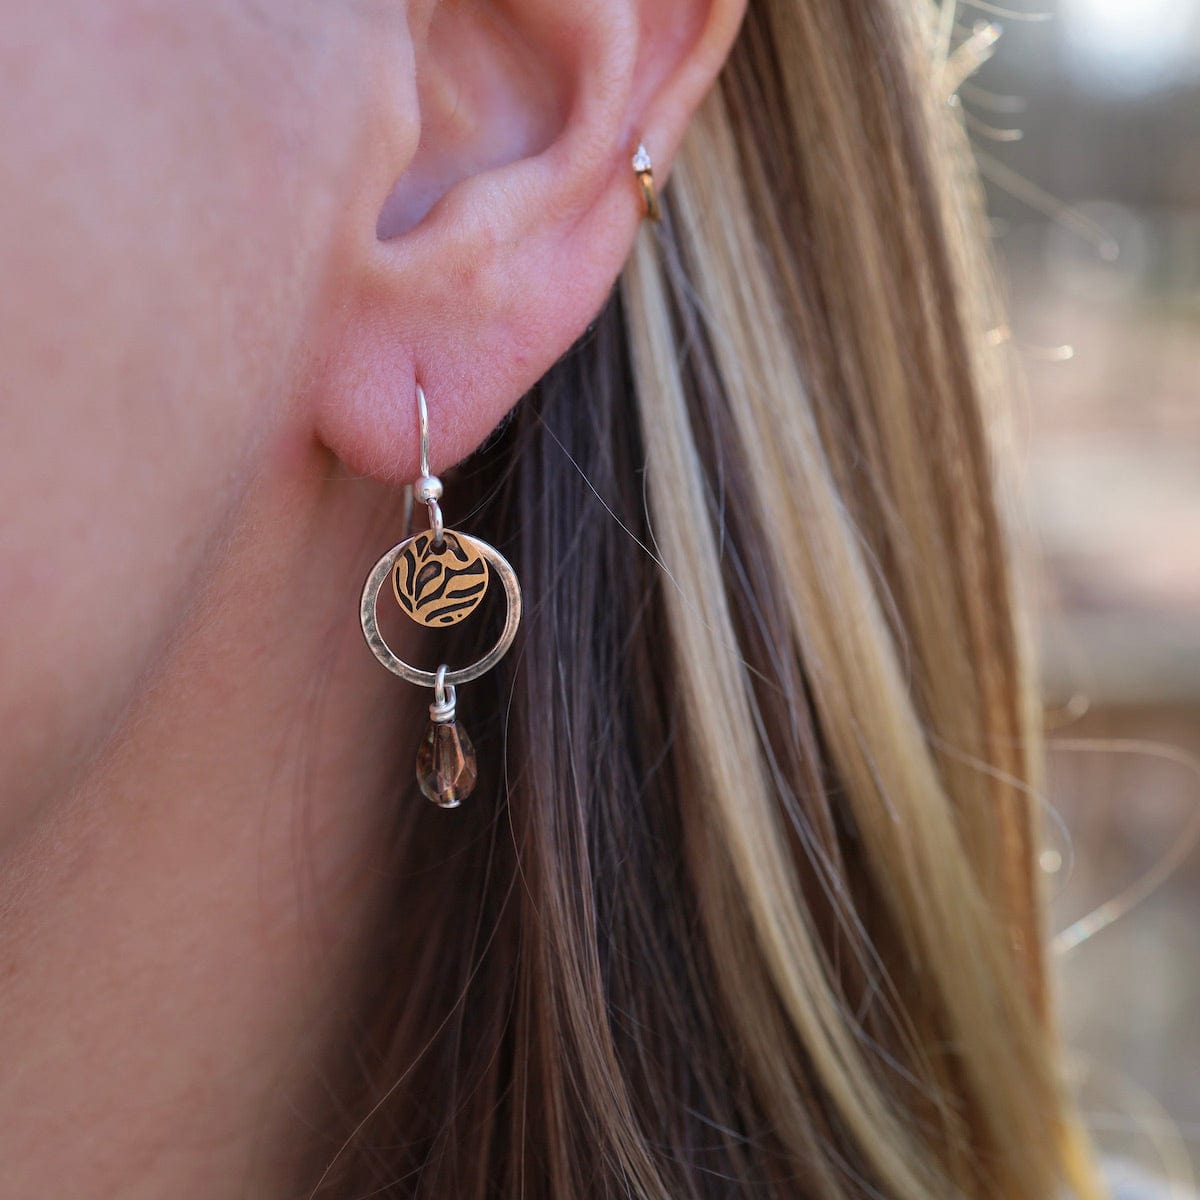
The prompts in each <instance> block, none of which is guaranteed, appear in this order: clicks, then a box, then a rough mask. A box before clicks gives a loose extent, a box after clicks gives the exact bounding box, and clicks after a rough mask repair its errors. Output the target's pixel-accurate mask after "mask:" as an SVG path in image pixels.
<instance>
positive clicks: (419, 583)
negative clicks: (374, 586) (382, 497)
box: [392, 529, 490, 627]
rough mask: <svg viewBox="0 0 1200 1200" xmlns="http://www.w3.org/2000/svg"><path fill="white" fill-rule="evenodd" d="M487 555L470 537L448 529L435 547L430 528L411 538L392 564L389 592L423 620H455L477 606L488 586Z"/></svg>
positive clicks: (442, 622) (450, 622) (425, 622)
mask: <svg viewBox="0 0 1200 1200" xmlns="http://www.w3.org/2000/svg"><path fill="white" fill-rule="evenodd" d="M489 577H490V576H489V571H488V564H487V559H486V558H485V557H484V556H483V555H482V554H481V553H480V552H479V551H478V550H477V549H476V547H475V544H474V539H470V538H465V537H460V536H459V535H458V534H457V533H455V532H454V531H453V530H451V529H447V530H446V531H445V532H444V533H443V535H442V544H441V545H440V546H435V545H434V543H433V534H432V533H430V532H429V531H426V532H425V533H419V534H417V536H416V537H414V538H410V539H409V540H408V541H407V542H406V543H405V544H404V546H403V548H402V549H401V551H400V553H399V555H397V557H396V561H395V565H394V566H393V568H392V591H393V592H394V593H395V595H396V601H397V603H399V605H400V607H401V608H402V609H403V610H404V611H405V613H407V614H408V616H409V617H411V618H412V619H413V620H414V621H416V622H418V624H421V625H435V626H439V627H440V626H446V625H457V624H458V622H459V621H461V620H462V619H463V618H464V617H468V616H470V615H471V613H473V612H474V611H475V609H476V608H477V607H478V606H479V602H480V600H482V599H483V596H484V593H485V592H486V591H487V589H488V580H489Z"/></svg>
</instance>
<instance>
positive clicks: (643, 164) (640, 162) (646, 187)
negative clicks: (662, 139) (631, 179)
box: [633, 142, 662, 221]
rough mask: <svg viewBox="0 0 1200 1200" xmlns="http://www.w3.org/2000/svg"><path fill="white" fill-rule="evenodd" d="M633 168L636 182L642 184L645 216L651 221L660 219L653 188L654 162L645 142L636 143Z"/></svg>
mask: <svg viewBox="0 0 1200 1200" xmlns="http://www.w3.org/2000/svg"><path fill="white" fill-rule="evenodd" d="M633 169H634V171H635V172H636V173H637V177H638V182H639V183H640V184H641V185H642V198H643V199H644V200H645V201H646V216H647V217H649V219H650V220H651V221H661V220H662V211H661V210H660V209H659V207H658V193H657V192H656V191H655V188H654V164H653V163H652V162H651V161H650V154H649V152H648V151H647V150H646V147H645V144H644V143H642V142H639V143H638V148H637V153H636V154H635V155H634V156H633Z"/></svg>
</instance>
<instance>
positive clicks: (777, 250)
mask: <svg viewBox="0 0 1200 1200" xmlns="http://www.w3.org/2000/svg"><path fill="white" fill-rule="evenodd" d="M930 63H931V57H930V55H929V52H928V46H927V38H926V30H925V29H924V27H923V24H922V22H921V20H920V19H918V16H917V15H913V14H908V13H906V12H904V11H903V10H902V6H900V5H897V4H895V3H893V2H892V0H856V2H855V3H846V0H804V3H797V2H795V0H752V3H751V4H750V8H749V13H748V15H747V19H746V24H745V27H744V29H743V31H742V33H741V35H740V38H739V41H738V44H737V46H736V47H735V49H734V52H733V55H732V58H731V61H730V62H729V64H728V66H727V68H726V69H725V72H724V73H723V76H722V78H721V80H720V83H719V85H718V87H717V88H716V89H715V90H714V92H713V93H712V95H711V97H710V98H709V100H708V101H707V103H706V104H705V106H704V108H703V110H702V111H701V112H700V114H699V115H698V117H697V118H696V120H695V122H694V125H693V128H692V130H691V132H690V135H689V137H688V140H687V142H686V144H685V146H684V148H683V150H682V152H681V153H680V155H679V157H678V159H677V161H676V163H675V165H674V168H673V173H672V178H671V182H670V186H669V189H668V190H667V192H666V195H665V197H664V209H665V217H666V219H665V222H664V225H663V226H662V228H661V229H651V228H649V227H647V229H646V230H645V231H644V232H643V234H642V235H641V237H640V239H639V242H638V245H637V247H636V249H635V252H634V255H633V258H632V261H631V262H630V264H629V267H628V269H627V271H626V273H625V275H624V278H623V280H622V283H621V288H620V293H619V296H617V297H614V299H613V302H612V303H611V304H610V305H609V306H608V307H607V308H606V310H605V312H604V313H603V314H602V315H601V317H600V319H599V320H598V321H597V324H596V326H595V328H594V329H593V330H592V331H591V333H590V335H589V337H588V338H586V339H584V341H583V342H582V343H581V344H580V346H579V347H577V348H576V350H575V351H574V352H573V353H572V354H571V355H569V356H568V357H567V358H566V359H565V360H564V361H563V362H562V363H560V364H559V365H558V366H557V367H556V368H555V370H554V371H552V372H551V374H550V375H549V376H548V377H547V379H546V380H545V381H544V383H543V384H542V385H541V387H540V388H539V389H538V391H537V393H536V394H535V395H533V396H531V397H530V398H529V399H528V400H527V401H526V402H524V403H523V405H522V406H521V409H520V411H519V412H518V414H517V417H516V419H515V420H514V422H513V423H512V425H511V426H510V428H509V429H508V430H507V431H506V432H505V434H504V435H503V436H502V437H500V438H499V439H497V440H496V441H495V443H494V444H493V445H491V446H490V447H489V448H488V449H487V450H486V451H485V453H484V454H483V455H482V456H480V458H479V460H478V461H477V462H476V463H475V464H473V466H472V468H471V471H470V474H471V477H472V478H473V479H474V481H475V483H476V485H477V490H478V493H479V495H480V496H481V497H486V499H487V504H486V505H483V506H482V507H481V510H480V512H479V513H478V514H476V517H475V518H474V519H475V520H477V521H478V520H482V521H484V522H485V523H487V522H490V525H486V528H485V529H484V534H485V536H488V535H489V534H490V536H491V537H492V538H493V540H496V541H498V542H500V543H501V544H502V546H503V548H504V549H505V550H506V553H509V555H510V556H511V557H513V558H514V559H515V561H516V563H517V567H518V571H519V573H520V574H521V577H522V580H523V583H524V585H525V589H526V594H527V596H528V597H529V601H530V604H529V611H530V617H529V620H528V623H527V632H526V636H525V641H524V648H523V651H522V653H521V654H520V655H515V656H513V664H512V665H511V667H510V668H509V673H508V674H506V675H505V676H504V677H502V678H498V679H497V681H496V682H495V684H494V687H495V693H494V697H493V698H494V700H495V708H496V712H497V719H496V721H495V724H494V727H493V728H491V729H484V730H481V731H480V732H479V735H478V736H477V738H476V740H477V741H478V742H481V743H483V745H482V746H481V756H480V757H481V761H483V762H487V761H489V760H499V759H501V758H502V757H503V755H504V753H505V750H507V769H506V772H505V773H504V774H497V775H496V776H495V777H494V778H493V779H492V780H491V781H490V784H491V787H492V789H493V790H494V793H495V796H496V799H495V802H494V804H493V803H492V802H490V801H489V800H488V799H486V798H485V796H486V790H487V786H488V782H489V781H487V780H484V781H483V782H482V784H481V792H482V793H483V794H481V795H479V796H478V798H477V799H475V800H474V801H473V805H474V808H473V810H472V812H471V814H470V816H469V818H468V821H469V822H470V823H469V824H467V825H465V826H464V825H463V824H462V823H458V824H457V827H456V828H455V829H454V830H453V832H452V833H448V832H447V831H446V829H445V825H444V821H443V816H442V814H439V813H435V812H430V811H426V809H425V808H424V807H420V806H419V805H417V804H415V803H414V804H410V805H409V806H407V807H406V808H405V809H404V811H403V815H402V818H401V829H400V831H399V834H398V841H397V859H398V862H399V863H400V864H401V878H400V880H399V882H398V888H397V892H398V894H397V900H396V906H397V907H396V917H395V918H394V923H393V924H391V925H389V927H388V932H387V934H386V935H384V934H381V939H380V954H381V961H386V962H396V963H403V964H404V966H405V971H406V975H405V978H404V979H403V980H398V979H389V980H388V981H387V983H386V984H385V985H383V986H381V988H380V989H379V990H378V991H377V992H375V993H373V994H371V995H369V996H367V997H366V998H364V1002H363V1011H364V1013H365V1014H367V1015H366V1018H365V1019H366V1022H367V1024H366V1028H365V1029H364V1031H363V1033H362V1036H361V1038H360V1046H359V1054H360V1056H361V1060H362V1061H363V1062H364V1063H365V1070H364V1076H363V1078H364V1079H365V1081H366V1083H365V1088H364V1090H363V1091H362V1094H361V1097H360V1102H359V1106H358V1108H356V1109H355V1110H354V1111H355V1112H356V1113H358V1112H361V1111H366V1112H368V1113H369V1120H363V1119H356V1120H355V1121H353V1122H351V1124H352V1127H353V1130H354V1132H353V1135H352V1137H351V1138H350V1139H349V1141H348V1142H347V1143H346V1144H345V1145H343V1146H342V1147H341V1150H340V1151H339V1152H338V1157H337V1169H336V1170H333V1171H330V1172H329V1173H328V1176H327V1178H326V1183H325V1185H324V1187H323V1188H322V1189H321V1194H325V1195H337V1196H341V1197H345V1198H347V1200H348V1198H349V1197H351V1196H358V1195H365V1194H367V1193H368V1192H369V1191H370V1189H372V1188H374V1189H377V1190H376V1191H373V1192H370V1194H379V1195H396V1196H402V1195H403V1196H409V1195H412V1196H418V1195H419V1196H438V1197H464V1198H465V1197H481V1198H482V1197H484V1196H490V1195H505V1196H509V1195H512V1196H546V1197H554V1198H556V1200H564V1198H570V1197H584V1196H588V1197H592V1196H614V1197H615V1196H631V1195H632V1196H641V1197H673V1198H674V1197H684V1196H695V1197H709V1196H714V1197H715V1196H729V1195H734V1194H743V1195H750V1194H753V1195H756V1196H759V1195H761V1196H778V1197H795V1196H810V1197H819V1198H820V1200H849V1198H850V1197H860V1196H866V1195H886V1196H889V1197H896V1198H903V1200H930V1198H946V1200H949V1198H951V1197H979V1198H982V1197H1006V1198H1018V1197H1019V1198H1023V1200H1025V1198H1028V1200H1034V1198H1043V1197H1044V1198H1049V1197H1052V1196H1058V1195H1061V1194H1062V1191H1063V1189H1064V1188H1070V1189H1072V1190H1073V1191H1074V1192H1075V1194H1077V1195H1079V1196H1085V1197H1090V1196H1094V1195H1097V1194H1098V1191H1097V1187H1096V1184H1095V1183H1094V1181H1093V1179H1092V1176H1091V1174H1090V1167H1089V1164H1088V1161H1087V1156H1086V1152H1085V1147H1084V1144H1083V1141H1082V1138H1081V1136H1080V1135H1079V1133H1078V1129H1077V1125H1076V1121H1075V1117H1074V1115H1073V1114H1072V1111H1071V1108H1070V1104H1069V1102H1068V1100H1067V1098H1066V1097H1065V1095H1064V1091H1063V1085H1062V1080H1061V1067H1060V1056H1059V1047H1058V1042H1057V1038H1056V1034H1055V1030H1054V1024H1053V1020H1052V1018H1051V1015H1050V1012H1049V1003H1048V999H1047V986H1046V979H1045V966H1044V950H1043V934H1042V928H1041V906H1040V900H1039V896H1038V893H1037V885H1036V873H1035V869H1034V847H1035V843H1036V838H1037V821H1038V811H1037V803H1036V799H1035V798H1036V796H1037V794H1038V787H1039V779H1038V762H1039V753H1040V752H1039V744H1038V724H1037V706H1036V702H1035V698H1034V696H1033V693H1032V690H1031V687H1030V684H1029V671H1028V667H1027V659H1026V654H1025V651H1024V648H1023V645H1022V639H1021V636H1020V630H1019V621H1018V617H1017V606H1016V603H1015V600H1014V591H1015V588H1014V585H1013V581H1012V579H1011V578H1010V574H1011V572H1010V567H1009V561H1008V555H1007V553H1006V549H1005V534H1004V530H1003V527H1002V521H1001V517H1000V514H999V511H998V506H997V504H996V501H995V498H994V486H993V475H994V463H993V460H992V453H991V450H990V442H989V430H988V424H989V421H992V420H995V419H998V414H999V408H998V406H997V399H996V397H997V395H998V394H1000V389H1002V388H1003V364H1002V362H1001V361H1000V360H999V357H998V355H999V353H1000V352H999V351H997V350H996V349H994V348H991V349H989V348H988V347H987V346H986V345H985V339H984V334H985V332H986V330H987V329H988V328H989V327H991V326H992V325H995V324H997V323H998V321H997V319H996V317H995V315H994V314H989V312H988V310H987V308H986V307H985V304H984V298H985V296H986V293H984V292H983V291H982V290H981V287H980V284H979V280H980V278H981V277H982V276H981V268H982V258H981V255H980V253H979V250H978V241H977V235H976V226H977V224H978V220H977V218H978V212H977V197H976V196H975V194H974V191H973V187H972V184H971V176H970V174H969V170H968V165H967V164H968V158H967V155H966V153H965V151H964V148H963V144H962V139H961V136H960V130H959V129H958V128H957V126H956V124H955V122H954V119H953V114H952V112H951V110H950V109H949V108H948V106H947V105H946V104H945V99H946V97H945V96H943V95H938V80H937V78H936V76H935V73H934V72H932V70H931V68H930V66H929V64H930ZM461 653H462V655H465V656H469V655H470V650H469V648H467V647H463V648H462V651H461ZM473 703H474V705H475V706H477V707H481V706H482V705H483V704H484V703H485V702H484V701H482V700H480V699H476V700H474V701H473ZM488 747H490V751H489V752H486V753H485V752H484V751H485V750H488ZM429 861H434V862H436V863H437V864H438V867H437V870H436V871H428V870H424V869H422V868H421V866H420V864H422V863H424V862H429ZM385 956H386V957H385Z"/></svg>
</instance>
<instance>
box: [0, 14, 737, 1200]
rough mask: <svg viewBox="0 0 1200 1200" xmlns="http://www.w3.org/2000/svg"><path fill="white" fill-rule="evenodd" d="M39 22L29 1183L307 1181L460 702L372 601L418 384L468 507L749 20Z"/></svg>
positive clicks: (7, 508)
mask: <svg viewBox="0 0 1200 1200" xmlns="http://www.w3.org/2000/svg"><path fill="white" fill-rule="evenodd" d="M0 15H2V16H3V20H0V144H2V145H3V147H4V151H5V152H4V154H3V156H2V157H0V176H2V178H0V206H3V218H4V219H3V220H2V221H0V264H2V266H3V278H4V280H5V286H4V287H3V288H2V289H0V512H2V513H3V519H2V523H0V730H2V731H3V735H2V739H0V1061H3V1062H4V1064H5V1066H4V1070H3V1071H2V1072H0V1157H2V1158H3V1161H4V1164H5V1168H4V1178H5V1182H4V1185H3V1190H4V1194H5V1195H12V1196H68V1195H69V1196H74V1197H84V1198H90V1197H110V1196H112V1197H116V1196H120V1197H122V1198H130V1197H156V1198H157V1197H162V1196H164V1195H171V1196H173V1197H176V1198H182V1200H188V1198H190V1197H197V1198H199V1197H204V1198H205V1200H213V1198H214V1197H216V1198H219V1197H225V1196H230V1197H232V1196H239V1197H240V1196H253V1197H256V1198H260V1197H263V1198H269V1197H272V1196H288V1195H295V1194H302V1195H303V1194H307V1189H306V1187H305V1181H304V1180H303V1179H302V1178H300V1177H299V1176H298V1174H297V1172H298V1160H297V1156H296V1149H295V1148H296V1147H297V1146H299V1145H300V1144H302V1143H303V1142H304V1141H305V1139H306V1138H307V1137H309V1136H310V1131H311V1128H312V1123H313V1122H314V1121H315V1120H317V1119H318V1118H317V1116H316V1115H315V1114H316V1113H317V1112H318V1111H319V1109H318V1108H317V1104H318V1102H319V1097H320V1093H321V1089H320V1070H321V1065H322V1063H323V1062H325V1061H326V1059H327V1058H328V1056H329V1054H330V1053H331V1052H334V1053H336V1048H337V1047H338V1046H339V1045H340V1042H339V1040H338V1039H339V1037H340V1036H341V1030H340V1028H339V1019H340V1017H341V1016H342V1015H343V1014H342V1007H341V1006H339V1003H338V1000H339V996H341V995H343V994H344V993H345V991H346V988H347V985H348V983H349V982H350V981H352V980H353V978H354V977H355V972H356V971H357V970H359V969H360V966H361V964H362V963H363V961H364V959H365V957H366V954H367V950H368V947H367V946H366V944H365V936H366V933H365V931H366V930H367V929H368V927H369V922H370V917H371V913H372V911H373V910H374V908H375V906H376V905H377V904H378V903H379V902H380V900H381V898H382V895H383V889H384V888H385V887H386V878H385V876H384V874H383V872H382V871H378V870H372V869H371V868H372V865H373V864H374V865H378V864H375V863H374V860H373V859H372V854H373V853H374V851H373V849H372V848H373V847H374V846H375V845H377V844H378V840H379V833H380V830H381V829H382V828H383V827H384V824H385V823H386V821H387V816H388V805H389V804H390V803H391V796H392V794H393V792H394V790H395V784H396V781H397V780H398V779H400V778H402V777H405V776H407V775H408V774H409V773H410V772H411V770H412V760H413V754H414V751H415V744H416V740H417V738H418V737H419V735H420V733H421V731H422V729H423V725H424V720H425V706H426V705H427V704H428V700H429V697H428V696H427V695H425V694H423V693H420V692H418V691H417V689H412V688H409V687H407V685H405V684H403V683H401V682H400V681H399V680H396V679H395V678H393V677H392V676H390V675H389V674H388V673H387V672H385V671H383V670H382V668H380V667H379V666H378V664H377V663H376V662H375V661H374V659H373V658H372V657H371V655H370V654H369V653H368V652H367V650H366V648H365V646H364V645H363V642H362V637H361V632H360V630H359V628H358V621H357V596H358V591H359V589H360V588H361V583H362V580H363V578H364V577H365V574H366V572H367V570H368V569H369V567H370V565H371V564H372V563H373V562H374V560H375V559H376V558H377V557H378V555H379V554H380V553H382V551H383V550H385V549H386V548H387V547H388V546H389V545H391V544H392V543H393V542H394V541H395V540H397V537H398V536H399V532H400V517H399V506H398V495H399V485H400V484H401V483H403V482H405V481H407V480H410V479H411V478H412V477H413V476H414V474H415V473H416V420H415V401H414V383H415V380H416V379H418V378H419V379H420V380H421V382H422V383H423V385H424V387H425V389H426V392H427V393H428V395H429V403H430V411H431V420H432V426H433V459H434V462H433V467H434V470H435V471H440V472H442V473H443V474H444V475H445V477H446V480H447V485H448V486H447V503H448V506H449V507H450V508H451V509H452V507H453V506H452V495H453V489H452V473H451V471H450V469H451V468H452V466H453V464H455V463H456V462H458V461H459V460H461V459H462V458H463V457H464V456H465V455H467V454H468V453H469V452H470V451H471V450H472V449H473V448H474V447H475V446H477V445H478V444H479V443H480V441H482V439H483V438H484V437H485V436H486V434H487V433H488V432H489V431H490V430H491V429H492V428H493V427H494V426H495V424H496V423H497V422H498V421H499V420H500V419H501V417H502V416H503V414H504V413H505V412H506V411H507V409H508V408H509V407H511V406H512V405H513V404H514V403H515V402H516V401H517V399H518V398H519V397H520V395H521V394H522V393H523V392H524V391H525V390H527V389H528V387H529V386H531V385H532V384H533V382H535V380H536V379H537V378H538V376H539V375H541V374H542V373H543V372H544V371H545V370H546V369H547V368H548V367H549V365H550V364H551V363H552V362H553V361H554V360H555V358H557V357H558V356H559V355H560V354H562V353H563V352H564V351H565V350H566V349H567V348H568V347H569V345H570V344H571V342H572V341H573V340H574V338H575V337H576V336H577V335H578V334H579V333H580V332H582V330H583V328H584V327H585V326H586V324H587V322H588V321H589V320H591V319H592V317H593V316H594V315H595V314H596V312H597V311H598V310H599V308H600V306H601V304H602V303H603V300H604V298H605V296H606V294H607V292H608V290H609V288H610V287H611V286H612V283H613V281H614V279H615V277H616V275H617V273H618V271H619V270H620V267H621V264H622V262H623V261H624V259H625V257H626V256H627V254H628V252H629V249H630V247H631V245H632V241H633V238H634V236H635V233H636V230H637V228H638V225H639V221H640V217H641V209H640V196H639V193H638V191H637V187H636V183H635V181H634V178H633V175H632V171H631V170H630V168H629V156H630V154H631V152H632V149H633V147H634V146H635V145H636V143H637V140H638V137H639V136H642V137H644V138H645V140H646V141H647V144H648V145H649V146H650V147H651V149H652V152H653V153H654V155H655V160H656V176H657V178H658V179H659V180H660V183H661V182H662V181H665V178H666V174H667V168H668V166H669V163H670V159H671V157H672V155H673V154H674V152H675V149H676V148H677V146H678V143H679V141H680V140H681V138H682V136H683V134H684V131H685V129H686V125H687V122H688V120H689V118H690V117H691V115H692V113H693V112H694V110H695V108H696V106H697V105H698V103H699V102H700V100H701V99H702V97H703V95H704V93H705V92H706V90H707V89H708V88H709V87H710V86H711V83H712V81H713V79H714V77H715V74H716V72H717V71H718V70H719V67H720V65H721V63H722V61H723V60H724V57H725V55H726V54H727V51H728V48H729V46H730V44H731V42H732V39H733V37H734V36H735V33H736V27H737V23H738V21H739V19H740V16H741V5H740V4H739V3H737V2H736V0H712V2H711V3H704V2H702V0H671V2H669V3H666V2H664V0H642V2H641V3H638V2H635V0H620V2H618V0H609V2H606V3H603V4H597V3H594V2H589V0H512V2H511V3H508V4H503V5H501V4H483V3H471V2H460V3H449V2H447V3H443V4H435V3H411V4H408V5H407V6H406V5H405V4H403V3H401V2H400V0H206V2H205V3H203V4H196V3H192V2H190V0H158V2H156V3H151V2H150V0H111V2H109V3H105V4H96V3H94V0H45V2H43V3H38V4H33V3H28V2H26V3H18V2H16V0H0ZM550 297H553V303H551V302H550V299H549V298H550ZM397 648H398V649H400V650H401V652H402V653H404V654H405V656H406V657H409V658H411V659H413V660H415V661H424V662H429V661H436V660H434V659H433V657H432V656H433V655H434V654H435V653H436V650H435V649H434V648H431V646H429V645H423V644H422V640H421V638H420V637H419V636H417V631H416V627H410V629H409V631H408V632H407V633H405V634H404V635H403V637H402V639H400V641H399V644H398V647H397ZM447 819H453V818H452V815H450V814H447ZM308 1182H309V1183H311V1181H308Z"/></svg>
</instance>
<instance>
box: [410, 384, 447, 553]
mask: <svg viewBox="0 0 1200 1200" xmlns="http://www.w3.org/2000/svg"><path fill="white" fill-rule="evenodd" d="M417 420H418V422H419V423H420V428H421V476H420V478H419V479H418V480H417V481H416V483H415V484H413V491H414V493H415V494H416V497H417V499H418V500H420V501H421V503H422V504H424V505H425V506H426V507H427V508H428V509H429V528H430V530H431V531H432V532H433V544H434V545H435V546H437V547H438V548H440V547H441V546H442V543H443V537H442V535H443V533H444V532H445V526H444V525H443V524H442V507H441V505H440V504H438V501H439V500H440V499H441V498H442V481H441V480H440V479H439V478H438V477H437V476H436V475H431V474H430V473H429V407H428V405H426V403H425V389H424V388H423V387H422V386H421V385H420V384H419V383H418V384H417Z"/></svg>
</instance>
